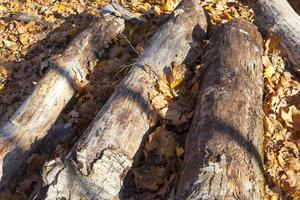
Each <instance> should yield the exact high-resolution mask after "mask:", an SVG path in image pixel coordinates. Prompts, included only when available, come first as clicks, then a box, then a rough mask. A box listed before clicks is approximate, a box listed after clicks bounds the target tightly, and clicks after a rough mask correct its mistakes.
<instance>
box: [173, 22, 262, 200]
mask: <svg viewBox="0 0 300 200" xmlns="http://www.w3.org/2000/svg"><path fill="white" fill-rule="evenodd" d="M262 52H263V48H262V38H261V35H260V33H259V32H258V31H257V29H256V27H255V26H254V25H252V24H249V23H248V22H246V21H241V20H235V21H232V22H229V23H227V24H226V25H223V26H221V27H219V28H218V29H217V30H216V32H215V33H214V34H213V36H212V38H211V39H210V46H209V48H208V49H207V51H206V53H205V55H204V58H203V60H204V64H205V66H206V67H207V70H206V72H205V73H204V75H203V80H202V83H201V89H200V95H199V98H198V104H197V106H196V111H195V116H194V118H193V121H192V125H191V128H190V130H189V133H188V135H187V139H186V143H185V155H184V162H183V171H182V174H181V177H180V181H179V186H178V191H177V199H253V200H254V199H262V196H263V187H264V178H263V174H262V170H263V168H262V155H263V151H262V147H263V146H262V145H263V114H262V97H263V67H262V60H261V55H262Z"/></svg>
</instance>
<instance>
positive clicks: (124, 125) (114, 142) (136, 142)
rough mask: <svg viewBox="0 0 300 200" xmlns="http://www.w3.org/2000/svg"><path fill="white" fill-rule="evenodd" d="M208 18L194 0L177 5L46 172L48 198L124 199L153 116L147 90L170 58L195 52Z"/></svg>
mask: <svg viewBox="0 0 300 200" xmlns="http://www.w3.org/2000/svg"><path fill="white" fill-rule="evenodd" d="M206 23H207V22H206V16H205V14H204V11H203V9H202V7H201V6H200V5H199V2H198V0H184V1H183V2H182V3H181V4H180V5H179V6H178V8H177V9H176V10H175V11H174V12H173V14H172V16H171V17H170V19H169V20H168V21H167V22H166V24H164V25H163V26H162V28H161V30H160V31H159V32H158V33H157V34H156V35H155V36H154V38H153V39H152V41H151V43H150V45H149V46H148V47H147V48H146V49H145V51H144V54H143V55H142V56H141V57H140V58H139V60H138V64H136V65H135V66H134V67H133V69H132V70H131V71H130V73H129V74H128V75H127V76H126V77H125V78H124V80H123V81H122V82H121V83H120V85H119V87H118V88H117V89H116V91H115V92H114V93H113V95H112V96H111V98H110V99H109V100H108V102H107V103H106V104H105V106H104V107H103V108H102V110H101V111H100V113H99V114H98V115H97V116H96V118H95V119H94V121H93V122H92V124H91V125H90V126H89V128H88V129H87V130H86V131H85V133H84V134H83V136H82V137H81V138H80V139H79V141H78V142H77V144H76V145H75V148H74V149H72V150H71V151H70V152H69V154H68V156H67V157H66V158H65V160H64V163H65V165H63V166H65V169H64V170H63V171H61V172H59V170H57V169H56V168H55V171H56V173H52V174H47V173H44V178H45V182H46V183H48V185H47V184H46V187H48V190H47V191H46V194H45V198H46V199H54V198H63V197H65V198H66V199H80V198H82V199H118V198H121V199H122V196H121V194H120V193H119V192H120V189H121V187H122V182H123V178H124V177H125V176H126V172H127V170H128V169H129V168H130V166H131V165H132V162H133V159H134V156H135V154H136V153H137V151H138V149H139V147H140V145H141V143H142V139H143V137H144V136H145V135H146V134H147V133H148V132H149V131H150V130H151V123H152V120H154V118H153V117H152V116H154V114H153V113H154V111H153V110H152V109H151V108H150V106H149V101H148V92H150V91H152V90H153V88H154V85H155V82H156V80H157V79H158V78H159V77H160V76H162V75H163V73H164V70H166V69H167V67H170V65H171V63H172V62H175V63H177V64H181V63H183V62H185V61H187V60H191V59H195V58H196V57H197V56H198V54H199V52H200V51H199V43H200V42H201V40H202V39H203V37H204V35H205V32H206V26H207V24H206ZM195 52H196V53H195ZM56 163H59V162H56ZM71 170H73V171H71ZM68 171H69V173H67V172H68ZM54 178H55V179H56V181H48V180H53V179H54ZM73 178H75V179H76V180H80V182H76V181H72V180H73ZM75 179H74V180H75ZM70 194H72V195H71V196H70Z"/></svg>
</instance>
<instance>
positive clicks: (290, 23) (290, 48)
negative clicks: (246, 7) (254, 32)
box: [254, 0, 300, 66]
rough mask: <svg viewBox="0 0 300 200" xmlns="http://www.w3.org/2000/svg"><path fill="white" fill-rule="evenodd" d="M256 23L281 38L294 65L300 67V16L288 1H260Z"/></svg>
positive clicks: (257, 6)
mask: <svg viewBox="0 0 300 200" xmlns="http://www.w3.org/2000/svg"><path fill="white" fill-rule="evenodd" d="M254 11H255V19H256V20H255V23H256V24H257V25H258V26H259V27H260V28H261V29H263V30H265V31H266V32H272V33H274V34H276V35H277V36H279V37H280V44H281V46H282V47H283V48H284V50H285V51H286V53H287V55H288V58H289V59H290V60H291V61H292V62H293V64H294V65H296V66H300V16H299V15H298V14H297V13H296V12H295V11H294V10H293V8H292V7H291V6H290V4H289V3H288V1H287V0H258V1H257V2H256V3H255V6H254Z"/></svg>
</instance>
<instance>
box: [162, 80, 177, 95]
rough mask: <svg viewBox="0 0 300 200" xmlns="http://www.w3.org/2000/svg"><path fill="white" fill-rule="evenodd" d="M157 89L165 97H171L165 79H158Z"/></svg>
mask: <svg viewBox="0 0 300 200" xmlns="http://www.w3.org/2000/svg"><path fill="white" fill-rule="evenodd" d="M158 90H159V91H160V92H161V93H162V94H163V95H165V96H167V97H173V95H172V93H171V89H170V87H169V85H168V82H167V80H166V79H161V80H159V81H158Z"/></svg>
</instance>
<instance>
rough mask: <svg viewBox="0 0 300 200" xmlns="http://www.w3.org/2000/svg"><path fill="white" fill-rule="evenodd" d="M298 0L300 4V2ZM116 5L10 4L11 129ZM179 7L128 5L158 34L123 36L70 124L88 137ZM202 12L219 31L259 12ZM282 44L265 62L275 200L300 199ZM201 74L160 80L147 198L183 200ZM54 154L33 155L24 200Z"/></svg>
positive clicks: (294, 122) (3, 41) (2, 79)
mask: <svg viewBox="0 0 300 200" xmlns="http://www.w3.org/2000/svg"><path fill="white" fill-rule="evenodd" d="M290 1H291V2H292V3H293V4H295V5H296V3H295V2H296V1H295V2H293V1H292V0H290ZM107 3H108V2H107V1H105V0H94V1H82V0H61V1H57V0H51V1H45V0H37V1H33V0H26V1H17V0H10V1H2V2H1V3H0V17H1V18H0V94H1V98H0V115H1V118H2V120H1V122H2V123H3V122H5V121H6V120H7V119H8V117H9V116H10V115H11V114H12V113H13V112H14V111H15V110H16V108H18V106H19V105H20V103H21V102H22V101H23V100H24V99H25V97H26V96H27V95H29V94H30V93H31V92H32V90H33V88H34V86H35V85H36V84H37V82H38V81H39V79H40V78H41V77H42V76H43V74H44V73H45V71H46V70H47V68H48V67H49V61H48V59H49V58H50V57H51V56H53V55H55V54H58V53H60V52H62V51H63V49H64V48H65V47H66V45H67V44H68V43H69V42H70V41H71V40H72V38H74V37H75V36H76V35H77V34H78V33H79V32H80V31H81V30H83V29H84V28H85V27H86V26H87V25H88V24H89V22H90V20H91V19H93V18H95V16H97V15H98V13H99V9H100V8H101V7H103V6H104V5H106V4H107ZM178 3H179V0H142V1H137V0H132V1H129V0H121V1H120V4H121V5H122V6H124V7H125V8H127V9H129V10H131V11H132V12H136V14H138V15H140V16H144V17H147V16H153V15H154V16H156V17H157V18H155V19H152V20H150V21H149V22H148V23H149V26H150V27H151V28H147V29H145V28H143V27H138V26H134V25H130V24H127V25H126V30H125V32H124V33H123V36H120V37H119V38H117V39H116V40H115V41H114V43H113V45H112V47H111V48H109V49H107V52H106V53H105V55H104V56H103V58H104V59H101V61H95V62H92V63H90V66H89V67H90V71H91V74H90V76H89V77H88V79H89V84H87V85H86V86H85V88H83V90H82V91H81V92H80V93H78V94H77V101H76V102H75V104H74V105H73V106H72V107H71V108H70V109H69V110H68V111H65V112H64V113H63V114H62V115H61V117H60V118H61V120H62V121H64V123H65V124H69V125H71V126H74V127H76V128H75V131H76V132H78V134H80V133H82V131H83V130H85V129H86V127H87V126H88V125H89V123H90V122H91V120H92V119H93V118H94V116H95V115H96V114H97V112H98V111H99V110H100V109H101V107H102V106H103V105H104V103H105V102H106V101H107V99H108V98H109V97H110V95H111V94H112V92H113V91H114V89H115V87H116V86H117V84H118V83H119V81H120V80H121V79H122V77H124V75H125V74H126V73H127V72H128V70H129V69H130V67H131V66H132V64H133V63H134V62H135V61H136V59H137V57H138V54H142V52H143V49H144V48H145V46H146V45H147V43H148V42H149V39H150V38H151V36H152V35H153V34H154V33H155V31H157V30H158V29H159V26H160V25H161V24H162V22H163V21H164V18H163V17H162V19H161V18H159V17H160V16H163V15H167V14H169V13H170V12H172V10H173V9H174V8H175V7H176V5H177V4H178ZM201 4H202V6H203V8H204V9H205V10H206V11H207V12H208V14H209V16H210V20H211V24H212V25H213V27H215V26H216V25H218V24H222V23H226V22H228V21H230V20H232V19H234V18H243V19H246V20H248V21H249V22H253V19H254V13H253V11H252V10H251V9H249V7H247V5H246V4H242V3H240V2H239V1H237V0H204V1H202V2H201ZM298 10H299V9H298ZM150 18H151V17H150ZM159 19H161V20H159ZM279 42H280V38H279V37H278V36H276V35H272V34H271V37H270V38H268V39H266V40H265V53H264V56H263V64H264V78H265V94H264V111H265V120H264V125H265V141H264V149H265V151H264V154H265V160H264V164H265V171H266V180H267V183H266V192H267V194H266V199H272V200H273V199H274V200H275V199H299V198H300V192H299V191H300V188H299V185H300V154H299V149H300V135H299V133H300V126H299V124H300V123H299V122H300V103H299V102H300V91H299V90H300V82H299V80H298V78H297V76H296V75H295V74H294V73H293V72H292V71H291V70H290V68H291V67H292V66H291V64H290V63H289V62H288V61H287V60H286V59H285V58H284V56H282V54H283V53H282V52H280V50H279V47H278V44H279ZM204 45H205V44H204ZM200 75H201V64H200V65H198V66H194V67H192V68H190V67H186V66H185V65H178V66H172V69H171V70H170V73H168V74H166V76H164V77H163V78H162V79H161V80H158V81H157V84H156V87H155V90H154V91H152V92H151V93H149V101H150V105H151V107H152V108H153V109H154V110H156V111H157V112H158V113H159V116H158V117H159V122H158V124H157V125H156V128H155V130H154V131H153V132H152V133H151V134H150V135H149V137H148V139H147V140H146V142H145V144H144V146H143V159H142V160H141V161H140V162H139V163H138V164H137V165H135V166H133V178H132V181H133V183H134V194H135V195H137V196H138V197H139V198H140V199H168V198H169V199H172V198H173V197H174V192H175V191H176V187H177V183H178V179H179V174H180V170H181V167H182V161H183V156H184V140H185V136H186V134H187V132H188V129H189V126H190V122H191V119H192V116H193V112H194V107H195V102H196V98H197V95H198V94H199V88H200V87H199V79H200ZM58 148H62V147H61V146H60V147H58ZM64 148H67V146H66V147H64ZM58 151H60V152H61V151H62V150H59V149H57V150H56V152H58ZM47 156H49V155H38V154H33V155H32V156H31V157H30V158H29V159H28V163H27V164H28V166H29V167H28V169H27V178H26V179H24V180H23V181H22V182H21V183H20V184H19V188H18V191H19V192H18V193H17V194H16V195H15V196H14V197H15V199H24V198H25V197H28V195H29V194H30V192H32V186H34V184H36V182H38V181H39V178H38V177H37V174H38V173H39V172H38V169H37V168H38V167H39V166H40V165H42V163H43V161H44V160H45V159H46V158H47ZM53 156H54V155H53ZM34 166H37V168H35V167H34ZM3 195H4V196H5V195H10V194H6V193H5V194H3ZM1 197H2V196H1Z"/></svg>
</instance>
